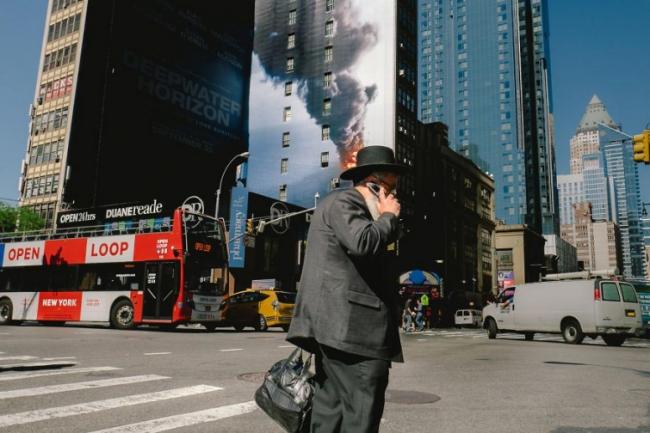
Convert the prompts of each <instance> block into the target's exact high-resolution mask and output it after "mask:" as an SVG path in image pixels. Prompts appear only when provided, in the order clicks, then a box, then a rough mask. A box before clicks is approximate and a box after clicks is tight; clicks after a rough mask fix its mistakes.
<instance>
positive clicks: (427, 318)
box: [420, 292, 431, 329]
mask: <svg viewBox="0 0 650 433" xmlns="http://www.w3.org/2000/svg"><path fill="white" fill-rule="evenodd" d="M420 302H422V308H423V310H424V323H425V326H426V328H427V329H429V328H430V327H431V323H430V321H431V308H429V295H427V294H426V292H425V293H423V294H422V296H420Z"/></svg>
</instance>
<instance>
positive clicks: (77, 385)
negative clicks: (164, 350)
mask: <svg viewBox="0 0 650 433" xmlns="http://www.w3.org/2000/svg"><path fill="white" fill-rule="evenodd" d="M162 379H169V377H167V376H158V375H157V374H144V375H142V376H128V377H115V378H111V379H100V380H89V381H86V382H74V383H65V384H60V385H48V386H39V387H36V388H25V389H14V390H11V391H0V400H4V399H7V398H17V397H33V396H35V395H45V394H54V393H57V392H66V391H79V390H82V389H96V388H105V387H107V386H116V385H129V384H131V383H142V382H151V381H153V380H162Z"/></svg>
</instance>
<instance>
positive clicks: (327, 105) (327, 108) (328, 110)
mask: <svg viewBox="0 0 650 433" xmlns="http://www.w3.org/2000/svg"><path fill="white" fill-rule="evenodd" d="M330 114H332V100H331V99H330V98H327V99H324V100H323V116H329V115H330Z"/></svg>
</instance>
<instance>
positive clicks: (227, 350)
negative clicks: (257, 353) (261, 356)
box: [219, 349, 244, 352]
mask: <svg viewBox="0 0 650 433" xmlns="http://www.w3.org/2000/svg"><path fill="white" fill-rule="evenodd" d="M240 350H244V349H221V350H220V351H219V352H239V351H240Z"/></svg>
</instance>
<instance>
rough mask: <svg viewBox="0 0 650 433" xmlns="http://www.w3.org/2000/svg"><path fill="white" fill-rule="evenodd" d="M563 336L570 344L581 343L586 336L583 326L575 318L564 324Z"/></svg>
mask: <svg viewBox="0 0 650 433" xmlns="http://www.w3.org/2000/svg"><path fill="white" fill-rule="evenodd" d="M562 337H563V338H564V341H566V342H567V343H569V344H580V343H582V340H584V338H585V334H583V333H582V327H581V326H580V323H578V321H577V320H575V319H569V320H567V321H566V322H564V324H563V325H562Z"/></svg>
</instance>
